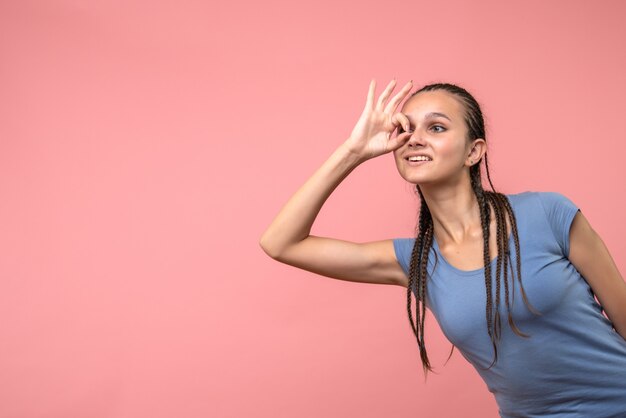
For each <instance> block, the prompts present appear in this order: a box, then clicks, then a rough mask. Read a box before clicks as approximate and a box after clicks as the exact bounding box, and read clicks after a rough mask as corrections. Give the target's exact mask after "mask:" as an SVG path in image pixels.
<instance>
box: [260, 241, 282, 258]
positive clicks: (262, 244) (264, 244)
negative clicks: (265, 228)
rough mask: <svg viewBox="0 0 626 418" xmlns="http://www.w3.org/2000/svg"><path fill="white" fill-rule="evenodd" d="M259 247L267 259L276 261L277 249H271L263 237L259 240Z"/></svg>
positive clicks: (278, 253)
mask: <svg viewBox="0 0 626 418" xmlns="http://www.w3.org/2000/svg"><path fill="white" fill-rule="evenodd" d="M259 246H260V247H261V249H262V250H263V252H264V253H265V254H267V255H268V256H269V257H271V258H273V259H274V260H278V258H279V257H280V252H279V251H278V249H277V248H275V247H273V246H272V245H271V244H270V243H269V242H268V240H267V238H266V237H265V236H262V237H261V239H260V240H259Z"/></svg>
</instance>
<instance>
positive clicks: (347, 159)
mask: <svg viewBox="0 0 626 418" xmlns="http://www.w3.org/2000/svg"><path fill="white" fill-rule="evenodd" d="M361 162H363V161H362V158H359V156H357V155H356V154H354V153H351V152H350V151H348V149H347V147H346V146H345V145H344V144H342V145H341V146H339V147H338V148H337V149H336V150H335V151H334V152H333V153H332V154H331V156H330V157H329V158H328V159H327V160H326V161H325V162H324V163H323V164H322V166H321V167H320V168H318V169H317V170H316V171H315V173H314V174H313V175H312V176H311V177H310V178H309V179H308V180H307V181H306V182H305V183H304V184H303V185H302V186H301V187H300V188H299V189H298V190H297V191H296V193H295V194H294V195H293V196H291V198H290V199H289V200H288V201H287V203H286V204H285V205H284V206H283V207H282V209H281V210H280V212H279V213H278V215H277V216H276V217H275V218H274V220H273V221H272V223H271V224H270V226H269V227H268V228H267V230H266V231H265V233H264V234H263V236H262V237H261V240H260V245H261V247H262V248H263V250H264V251H265V252H266V253H267V254H268V255H270V256H271V257H274V258H275V257H278V256H279V255H280V253H281V252H282V251H284V249H285V248H288V247H289V246H290V245H293V244H296V243H298V242H300V241H301V240H303V239H305V238H306V237H308V236H309V234H310V232H311V227H312V226H313V222H314V221H315V218H316V217H317V215H318V214H319V211H320V210H321V208H322V206H323V205H324V203H325V202H326V200H327V199H328V197H329V196H330V195H331V193H332V192H333V191H334V190H335V189H336V188H337V186H338V185H339V184H340V183H341V182H342V181H343V179H345V178H346V177H347V176H348V174H350V173H351V172H352V170H354V169H355V168H356V167H357V166H358V165H359V164H361Z"/></svg>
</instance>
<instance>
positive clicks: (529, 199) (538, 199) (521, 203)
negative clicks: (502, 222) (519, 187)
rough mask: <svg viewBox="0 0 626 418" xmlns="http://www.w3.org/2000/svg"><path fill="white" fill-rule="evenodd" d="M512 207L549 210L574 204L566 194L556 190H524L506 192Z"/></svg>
mask: <svg viewBox="0 0 626 418" xmlns="http://www.w3.org/2000/svg"><path fill="white" fill-rule="evenodd" d="M506 196H507V197H508V198H509V202H510V203H511V206H512V207H513V209H514V210H515V209H518V210H531V209H535V210H536V209H538V208H539V209H541V210H543V211H545V212H551V211H552V210H554V208H558V207H571V206H575V205H574V203H573V202H572V201H571V199H569V198H568V197H567V196H566V195H564V194H563V193H561V192H556V191H524V192H520V193H511V194H506Z"/></svg>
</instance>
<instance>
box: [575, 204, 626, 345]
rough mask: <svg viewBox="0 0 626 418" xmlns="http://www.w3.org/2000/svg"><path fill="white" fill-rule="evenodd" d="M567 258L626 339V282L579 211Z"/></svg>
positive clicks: (598, 237) (600, 240) (607, 251)
mask: <svg viewBox="0 0 626 418" xmlns="http://www.w3.org/2000/svg"><path fill="white" fill-rule="evenodd" d="M569 259H570V261H571V262H572V264H573V265H574V267H576V270H578V271H579V272H580V274H581V275H582V276H583V277H584V278H585V280H587V282H588V283H589V286H590V287H591V289H592V290H593V293H594V294H595V295H596V296H597V297H598V301H599V302H600V304H601V305H602V307H603V308H604V311H605V312H606V314H607V316H608V317H609V319H610V320H611V322H612V323H613V326H614V327H615V330H616V331H617V332H618V334H619V335H621V336H622V338H624V339H626V283H625V282H624V279H623V278H622V276H621V274H620V272H619V270H618V269H617V266H616V265H615V262H614V261H613V258H612V257H611V254H610V253H609V250H608V248H607V247H606V245H605V244H604V241H602V238H600V236H599V235H598V233H597V232H596V231H595V230H594V229H593V228H592V227H591V225H590V224H589V222H588V221H587V218H585V217H584V216H583V214H582V212H580V211H579V212H578V213H576V215H575V216H574V220H573V221H572V225H571V230H570V251H569Z"/></svg>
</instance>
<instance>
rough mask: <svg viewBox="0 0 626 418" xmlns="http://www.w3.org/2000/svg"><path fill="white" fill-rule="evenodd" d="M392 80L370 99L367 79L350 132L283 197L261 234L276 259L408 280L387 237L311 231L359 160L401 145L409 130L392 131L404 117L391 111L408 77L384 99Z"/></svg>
mask: <svg viewBox="0 0 626 418" xmlns="http://www.w3.org/2000/svg"><path fill="white" fill-rule="evenodd" d="M394 86H395V81H392V82H391V83H389V85H388V86H387V88H386V89H385V90H384V91H383V93H382V94H381V96H380V98H379V99H378V100H377V101H376V102H375V100H374V90H375V87H376V83H375V82H374V81H372V82H371V83H370V88H369V92H368V97H367V101H366V105H365V108H364V110H363V114H362V115H361V117H360V119H359V121H358V122H357V124H356V126H355V127H354V130H353V131H352V134H351V135H350V137H349V138H348V139H347V140H346V141H345V142H344V143H342V144H341V145H340V146H339V147H338V148H337V149H336V150H335V151H334V152H333V153H332V154H331V156H330V157H329V158H328V160H326V161H325V162H324V163H323V164H322V166H321V167H320V168H319V169H317V170H316V171H315V173H314V174H313V175H312V176H311V177H310V178H309V179H308V180H307V181H306V182H305V183H304V185H302V186H301V187H300V188H299V189H298V190H297V191H296V193H295V194H294V195H293V196H292V197H291V198H290V199H289V200H288V201H287V203H286V204H285V205H284V206H283V208H282V209H281V210H280V212H279V213H278V215H277V216H276V217H275V218H274V220H273V222H272V223H271V224H270V226H269V227H268V228H267V230H266V231H265V233H264V234H263V236H262V237H261V240H260V245H261V248H263V250H264V251H265V252H266V253H267V254H268V255H269V256H270V257H272V258H274V259H275V260H277V261H280V262H283V263H285V264H289V265H292V266H295V267H298V268H302V269H305V270H308V271H311V272H314V273H318V274H321V275H324V276H327V277H332V278H337V279H341V280H348V281H358V282H365V283H380V284H396V285H405V284H406V283H407V282H408V281H407V279H406V276H405V274H404V272H403V271H402V269H401V267H400V265H399V264H398V262H397V260H396V258H395V252H394V250H393V243H392V241H391V240H383V241H375V242H369V243H354V242H350V241H344V240H338V239H333V238H327V237H317V236H312V235H310V231H311V227H312V225H313V222H314V221H315V218H316V217H317V215H318V214H319V211H320V210H321V208H322V206H323V204H324V203H325V202H326V200H327V199H328V197H329V196H330V195H331V193H332V192H333V191H334V190H335V189H336V188H337V186H338V185H339V184H340V183H341V182H342V181H343V180H344V179H345V178H346V177H347V176H348V175H349V174H350V173H351V172H352V170H354V169H355V168H356V167H358V166H359V165H360V164H361V163H363V162H365V161H367V160H368V159H371V158H374V157H377V156H379V155H382V154H385V153H388V152H391V151H393V150H395V149H397V148H399V147H400V146H402V145H404V143H405V142H406V140H407V139H408V138H409V137H410V132H404V133H402V134H400V135H397V136H395V137H392V136H391V134H392V132H393V131H394V130H395V129H396V128H397V127H398V126H400V125H403V126H404V127H405V131H409V126H408V119H407V118H406V116H404V115H402V114H401V113H395V114H394V112H395V109H396V108H397V106H398V104H399V103H400V102H401V101H402V99H404V98H405V97H406V95H407V94H408V92H409V91H410V88H411V83H407V85H405V86H404V87H403V89H402V90H400V92H399V93H398V94H396V95H395V96H394V97H393V98H392V99H391V100H390V101H389V103H387V104H385V102H386V101H387V98H388V97H389V95H390V94H391V92H392V91H393V88H394Z"/></svg>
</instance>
